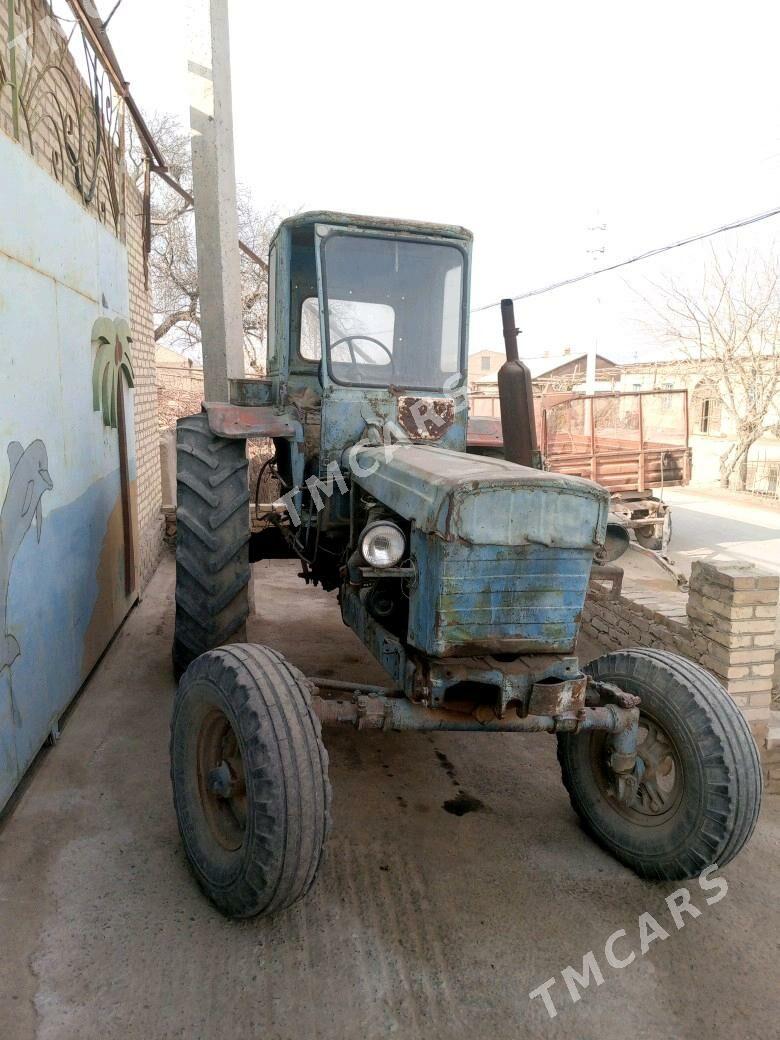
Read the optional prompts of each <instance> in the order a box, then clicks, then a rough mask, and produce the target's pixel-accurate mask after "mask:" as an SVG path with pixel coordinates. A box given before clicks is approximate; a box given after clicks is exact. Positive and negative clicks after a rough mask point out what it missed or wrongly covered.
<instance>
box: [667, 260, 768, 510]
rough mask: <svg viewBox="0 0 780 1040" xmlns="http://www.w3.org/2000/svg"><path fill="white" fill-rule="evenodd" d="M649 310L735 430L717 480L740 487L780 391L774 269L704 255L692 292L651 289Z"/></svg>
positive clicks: (675, 286)
mask: <svg viewBox="0 0 780 1040" xmlns="http://www.w3.org/2000/svg"><path fill="white" fill-rule="evenodd" d="M655 289H656V290H658V292H659V293H660V295H661V301H662V302H661V304H660V305H657V304H656V305H653V304H652V303H651V306H652V308H653V310H654V311H655V314H656V316H657V317H658V318H659V319H660V321H661V332H662V334H663V335H664V337H665V338H666V339H668V340H670V341H672V342H674V343H677V344H678V345H679V346H680V348H681V349H682V353H683V355H684V357H685V359H686V360H687V361H689V362H691V363H695V364H696V366H697V367H700V368H701V370H702V373H703V374H704V375H706V376H707V377H708V378H709V379H710V380H711V381H712V382H713V384H715V385H717V387H718V388H719V391H720V393H721V395H722V405H723V408H724V409H725V410H726V412H727V413H728V414H729V415H730V416H731V419H732V421H733V424H734V428H735V431H736V435H735V439H734V442H733V443H732V444H731V445H730V446H729V448H728V449H727V450H726V451H725V452H724V454H723V455H722V457H721V460H720V482H721V485H722V486H723V487H727V486H728V485H729V483H730V482H731V481H732V478H734V477H736V484H737V486H738V487H739V488H740V489H744V487H745V481H746V479H747V462H748V453H749V452H750V449H751V447H752V446H753V444H755V442H756V441H757V440H758V439H759V438H760V437H762V436H763V435H764V434H765V433H767V432H768V431H769V430H770V429H772V428H773V426H775V425H776V424H777V415H776V413H775V398H776V396H777V394H778V393H779V392H780V291H779V290H780V264H779V263H778V258H777V257H776V256H775V255H774V254H768V255H764V256H762V255H758V254H753V253H751V254H744V255H742V256H741V257H740V258H736V257H731V258H729V260H728V263H726V262H724V261H723V260H722V259H720V258H719V257H718V256H717V255H716V253H715V252H714V250H713V252H712V256H711V260H710V261H709V262H708V263H707V265H706V267H705V271H704V276H703V279H702V284H701V286H700V288H699V289H698V291H691V290H689V289H687V288H684V287H682V286H681V285H678V284H675V283H674V282H673V281H671V280H670V281H667V282H665V283H663V284H660V285H658V284H656V285H655Z"/></svg>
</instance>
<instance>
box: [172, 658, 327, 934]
mask: <svg viewBox="0 0 780 1040" xmlns="http://www.w3.org/2000/svg"><path fill="white" fill-rule="evenodd" d="M171 780H172V783H173V800H174V807H175V809H176V818H177V821H178V824H179V832H180V834H181V838H182V842H183V844H184V849H185V852H186V854H187V859H188V861H189V864H190V867H191V868H192V871H193V873H194V875H195V878H196V879H197V881H198V884H199V885H200V886H201V888H202V889H203V891H204V892H205V893H206V895H207V896H208V897H209V899H211V900H212V902H213V903H214V904H215V905H216V906H217V907H218V908H219V909H220V910H221V911H222V912H223V913H224V914H226V915H227V916H229V917H252V916H255V915H257V914H262V915H267V914H271V913H274V912H276V911H277V910H282V909H284V908H285V907H288V906H290V905H291V904H292V903H294V902H296V901H297V900H298V899H301V898H302V897H303V896H304V895H305V894H306V892H307V891H308V890H309V888H310V887H311V885H312V884H313V883H314V879H315V877H316V875H317V871H318V869H319V866H320V863H321V861H322V853H323V848H324V845H325V841H326V838H327V835H328V830H329V826H330V784H329V783H328V755H327V752H326V751H325V748H324V746H323V743H322V739H321V735H320V723H319V719H318V718H317V716H316V715H315V714H314V712H313V710H312V707H311V697H310V693H309V688H308V685H307V683H306V680H305V679H304V677H303V675H302V674H301V673H300V672H299V671H298V670H297V669H296V668H293V667H292V665H290V664H288V663H287V661H285V659H284V658H283V657H282V656H281V654H278V653H276V651H274V650H271V649H269V648H268V647H264V646H255V645H252V644H247V643H234V644H231V645H230V646H228V647H223V648H221V649H219V650H212V651H210V652H208V653H206V654H203V655H202V656H200V657H199V658H198V659H197V661H195V662H194V663H193V664H192V665H191V666H190V667H189V668H188V669H187V672H186V674H185V675H184V677H183V679H182V681H181V683H180V684H179V689H178V692H177V694H176V699H175V702H174V709H173V720H172V722H171Z"/></svg>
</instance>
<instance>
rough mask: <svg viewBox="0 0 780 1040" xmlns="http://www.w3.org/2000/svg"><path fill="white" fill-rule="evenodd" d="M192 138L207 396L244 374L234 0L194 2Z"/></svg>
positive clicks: (224, 394) (190, 6)
mask: <svg viewBox="0 0 780 1040" xmlns="http://www.w3.org/2000/svg"><path fill="white" fill-rule="evenodd" d="M187 27H188V43H189V59H188V70H189V77H188V79H189V93H190V141H191V146H192V184H193V192H192V194H193V195H194V196H195V238H196V243H197V250H198V284H199V288H200V325H201V343H202V348H203V382H204V393H205V397H206V400H207V401H225V402H228V401H229V400H230V380H231V379H241V378H243V376H244V333H243V323H242V303H241V264H240V260H239V255H238V213H237V208H236V173H235V161H234V157H233V111H232V94H231V85H230V39H229V28H228V4H227V0H187Z"/></svg>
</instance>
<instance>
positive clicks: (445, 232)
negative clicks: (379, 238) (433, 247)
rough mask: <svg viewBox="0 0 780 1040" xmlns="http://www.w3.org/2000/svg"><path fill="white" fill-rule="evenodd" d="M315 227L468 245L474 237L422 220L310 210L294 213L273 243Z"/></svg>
mask: <svg viewBox="0 0 780 1040" xmlns="http://www.w3.org/2000/svg"><path fill="white" fill-rule="evenodd" d="M315 224H335V225H336V226H338V227H356V228H371V229H372V230H376V231H389V232H391V233H394V232H395V233H398V232H405V233H407V234H417V235H432V236H434V237H436V238H455V239H459V240H460V241H465V242H471V240H472V238H473V237H474V236H473V235H472V234H471V232H470V231H469V230H468V229H467V228H464V227H459V226H458V225H457V224H431V223H429V222H427V221H424V220H403V219H396V218H394V217H366V216H361V215H359V214H357V213H334V212H332V211H331V210H309V211H307V212H306V213H296V214H295V215H294V216H292V217H287V219H286V220H283V221H282V222H281V224H280V225H279V227H278V228H277V229H276V231H275V232H274V236H273V237H274V239H276V237H277V236H278V235H279V233H280V232H281V231H282V230H284V229H286V228H290V229H300V228H307V227H311V228H313V227H314V225H315Z"/></svg>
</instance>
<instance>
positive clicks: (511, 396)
mask: <svg viewBox="0 0 780 1040" xmlns="http://www.w3.org/2000/svg"><path fill="white" fill-rule="evenodd" d="M501 321H502V323H503V326H504V345H505V348H506V361H505V362H504V364H503V365H502V366H501V368H500V369H499V370H498V397H499V400H500V402H501V432H502V434H503V438H504V458H505V459H507V460H508V461H509V462H516V463H518V464H519V465H520V466H533V467H534V468H535V469H541V468H542V462H541V457H540V455H539V446H538V444H537V441H536V422H535V419H534V395H533V386H532V384H531V373H530V372H529V370H528V367H527V366H526V365H524V364H523V362H522V361H521V360H520V356H519V354H518V350H517V333H518V331H519V330H518V329H517V327H516V326H515V305H514V303H513V302H512V301H511V300H502V301H501Z"/></svg>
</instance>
